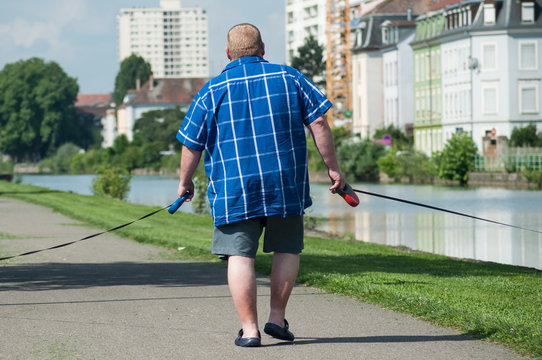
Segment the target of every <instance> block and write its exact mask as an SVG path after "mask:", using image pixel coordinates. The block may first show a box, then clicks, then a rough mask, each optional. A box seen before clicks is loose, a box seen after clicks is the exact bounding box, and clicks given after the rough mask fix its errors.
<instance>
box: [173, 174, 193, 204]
mask: <svg viewBox="0 0 542 360" xmlns="http://www.w3.org/2000/svg"><path fill="white" fill-rule="evenodd" d="M187 192H188V196H187V197H186V200H185V201H186V202H190V201H191V200H192V198H193V197H194V182H193V181H192V179H188V180H184V181H183V180H181V181H179V188H178V189H177V195H179V197H183V196H184V195H185V194H186V193H187Z"/></svg>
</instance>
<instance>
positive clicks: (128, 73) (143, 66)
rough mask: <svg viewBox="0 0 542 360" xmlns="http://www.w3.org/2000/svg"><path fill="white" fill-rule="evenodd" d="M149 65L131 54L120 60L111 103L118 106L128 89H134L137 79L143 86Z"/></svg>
mask: <svg viewBox="0 0 542 360" xmlns="http://www.w3.org/2000/svg"><path fill="white" fill-rule="evenodd" d="M151 74H152V71H151V64H149V63H148V62H146V61H145V59H143V58H142V57H141V56H138V55H135V54H132V55H130V56H129V57H127V58H126V59H124V60H122V62H121V64H120V70H119V72H118V73H117V77H116V78H115V91H114V92H113V101H115V104H116V105H117V106H119V105H120V104H122V100H123V99H124V97H125V96H126V93H127V92H128V90H130V89H135V88H136V83H137V79H139V81H140V82H141V84H144V83H145V82H146V81H147V80H149V77H150V75H151Z"/></svg>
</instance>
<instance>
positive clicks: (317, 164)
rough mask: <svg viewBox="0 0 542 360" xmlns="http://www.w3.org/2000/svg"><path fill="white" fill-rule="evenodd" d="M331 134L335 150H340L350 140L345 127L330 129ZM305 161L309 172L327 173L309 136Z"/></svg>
mask: <svg viewBox="0 0 542 360" xmlns="http://www.w3.org/2000/svg"><path fill="white" fill-rule="evenodd" d="M331 133H332V135H333V143H334V144H335V149H338V148H340V147H341V146H342V144H343V143H345V142H347V141H348V140H349V139H350V132H349V130H348V129H347V128H346V127H345V126H337V127H333V128H331ZM307 160H308V166H309V171H327V167H326V165H325V164H324V161H323V160H322V157H321V156H320V153H319V152H318V148H317V147H316V144H315V143H314V141H313V139H312V137H311V136H310V135H309V136H307Z"/></svg>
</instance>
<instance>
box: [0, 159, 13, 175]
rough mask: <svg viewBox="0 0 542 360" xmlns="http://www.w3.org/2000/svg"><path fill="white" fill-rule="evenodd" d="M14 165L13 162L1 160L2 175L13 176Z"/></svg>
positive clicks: (0, 171) (0, 169) (0, 170)
mask: <svg viewBox="0 0 542 360" xmlns="http://www.w3.org/2000/svg"><path fill="white" fill-rule="evenodd" d="M13 168H14V165H13V163H12V162H11V161H2V160H1V159H0V174H13Z"/></svg>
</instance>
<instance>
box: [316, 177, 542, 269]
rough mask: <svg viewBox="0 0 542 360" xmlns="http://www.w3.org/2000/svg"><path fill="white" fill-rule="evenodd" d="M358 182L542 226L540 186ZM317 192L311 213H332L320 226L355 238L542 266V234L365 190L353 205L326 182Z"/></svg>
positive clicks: (457, 208)
mask: <svg viewBox="0 0 542 360" xmlns="http://www.w3.org/2000/svg"><path fill="white" fill-rule="evenodd" d="M353 187H354V188H360V189H361V188H363V189H365V190H367V191H371V192H375V193H380V194H385V195H389V196H394V197H399V198H403V199H407V200H412V201H417V202H421V203H424V204H428V205H434V206H438V207H442V208H446V209H450V210H453V211H458V212H465V213H467V214H470V215H475V216H478V217H481V218H486V219H490V220H494V221H499V222H503V223H507V224H512V225H516V226H521V227H525V228H530V229H535V230H542V193H541V192H536V191H522V190H508V189H492V188H478V189H467V190H465V189H455V188H446V187H442V188H439V187H433V186H405V185H357V186H353ZM312 197H313V200H314V205H313V209H312V211H309V212H308V213H309V215H314V216H327V217H329V221H326V222H324V223H322V224H321V225H320V230H324V231H329V232H332V233H337V234H344V233H350V234H352V235H353V236H354V237H355V239H356V240H361V241H367V242H373V243H378V244H384V245H392V246H398V245H402V246H407V247H409V248H412V249H415V250H421V251H427V252H432V253H436V254H442V255H447V256H453V257H459V258H470V259H477V260H484V261H493V262H499V263H504V264H513V265H521V266H527V267H534V268H538V269H542V234H537V233H534V232H529V231H522V230H519V229H513V228H509V227H505V226H501V225H496V224H491V223H487V222H482V221H479V220H474V219H469V218H466V217H461V216H457V215H453V214H447V213H444V212H438V211H433V210H429V209H425V208H421V207H415V206H412V205H407V204H401V203H398V202H393V201H390V200H385V199H380V198H376V197H369V196H366V195H362V196H360V201H361V203H360V205H359V206H358V207H357V208H351V207H349V206H348V205H347V204H346V203H345V202H344V201H343V200H342V199H341V198H340V197H339V196H337V195H332V194H329V192H327V187H326V186H322V185H313V187H312ZM326 208H328V209H329V211H326V210H325V209H326Z"/></svg>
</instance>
